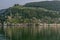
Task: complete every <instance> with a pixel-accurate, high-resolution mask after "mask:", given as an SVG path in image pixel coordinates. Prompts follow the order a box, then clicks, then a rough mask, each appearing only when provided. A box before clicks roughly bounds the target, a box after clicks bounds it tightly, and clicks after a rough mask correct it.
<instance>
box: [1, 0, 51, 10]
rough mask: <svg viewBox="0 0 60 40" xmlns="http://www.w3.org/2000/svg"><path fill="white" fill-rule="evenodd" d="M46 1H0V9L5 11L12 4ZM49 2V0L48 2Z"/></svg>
mask: <svg viewBox="0 0 60 40" xmlns="http://www.w3.org/2000/svg"><path fill="white" fill-rule="evenodd" d="M37 1H47V0H0V9H6V8H9V7H11V6H13V5H14V4H21V5H24V4H26V3H28V2H37ZM49 1H51V0H49Z"/></svg>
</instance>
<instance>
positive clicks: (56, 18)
mask: <svg viewBox="0 0 60 40" xmlns="http://www.w3.org/2000/svg"><path fill="white" fill-rule="evenodd" d="M15 5H16V4H15ZM15 5H14V6H13V7H10V8H8V9H6V12H4V14H5V16H6V17H7V22H10V23H27V22H35V23H36V22H41V23H60V12H58V11H52V10H47V9H44V8H40V7H38V8H35V7H23V6H21V5H16V6H15ZM4 14H3V15H4ZM5 22H6V21H5Z"/></svg>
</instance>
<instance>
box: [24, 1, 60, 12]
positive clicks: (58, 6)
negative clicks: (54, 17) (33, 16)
mask: <svg viewBox="0 0 60 40" xmlns="http://www.w3.org/2000/svg"><path fill="white" fill-rule="evenodd" d="M24 6H26V7H41V8H46V9H48V10H54V11H60V1H42V2H31V3H27V4H25V5H24Z"/></svg>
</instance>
